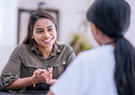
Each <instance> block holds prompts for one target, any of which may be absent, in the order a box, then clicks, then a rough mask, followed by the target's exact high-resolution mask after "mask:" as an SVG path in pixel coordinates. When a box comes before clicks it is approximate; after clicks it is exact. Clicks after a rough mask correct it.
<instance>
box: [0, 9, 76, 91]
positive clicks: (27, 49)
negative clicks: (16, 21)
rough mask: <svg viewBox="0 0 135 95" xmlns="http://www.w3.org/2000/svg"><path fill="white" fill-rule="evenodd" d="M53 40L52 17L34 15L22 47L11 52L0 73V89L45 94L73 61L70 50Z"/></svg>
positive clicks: (55, 26) (39, 13) (55, 33)
mask: <svg viewBox="0 0 135 95" xmlns="http://www.w3.org/2000/svg"><path fill="white" fill-rule="evenodd" d="M56 38H57V24H56V21H55V19H54V17H53V16H52V15H50V14H49V13H47V12H45V11H42V10H40V11H36V12H34V13H33V14H32V15H31V17H30V20H29V23H28V27H27V35H26V37H25V39H24V41H23V43H22V44H21V45H20V46H18V47H16V48H15V49H14V51H13V53H12V54H11V56H10V59H9V61H8V63H7V64H6V66H5V68H4V69H3V71H2V74H1V77H0V80H1V85H2V87H3V89H8V90H26V91H30V90H44V91H48V90H49V87H50V85H52V84H54V83H55V82H56V80H57V79H58V77H59V76H60V75H61V74H62V73H63V72H64V70H65V69H66V67H67V66H68V65H69V64H70V62H71V61H72V60H73V59H74V57H75V54H74V51H73V49H72V48H71V47H70V46H69V45H65V44H59V43H58V42H57V41H56Z"/></svg>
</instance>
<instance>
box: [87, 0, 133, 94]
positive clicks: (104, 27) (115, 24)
mask: <svg viewBox="0 0 135 95" xmlns="http://www.w3.org/2000/svg"><path fill="white" fill-rule="evenodd" d="M87 19H88V21H90V22H91V23H93V24H94V25H95V26H96V27H97V28H98V29H99V30H100V31H101V32H102V33H103V34H105V35H106V36H108V37H110V38H112V39H114V43H115V49H114V54H115V61H116V65H115V72H114V80H115V84H116V87H117V92H118V95H135V83H134V80H135V52H134V48H133V46H132V45H131V44H130V43H129V42H128V40H127V39H126V38H125V37H124V34H125V32H126V31H127V30H128V27H129V24H130V6H129V4H128V3H127V2H126V1H125V0H96V1H95V2H94V3H93V4H92V6H91V7H90V8H89V10H88V12H87Z"/></svg>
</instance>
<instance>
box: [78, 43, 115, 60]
mask: <svg viewBox="0 0 135 95" xmlns="http://www.w3.org/2000/svg"><path fill="white" fill-rule="evenodd" d="M113 50H114V48H113V47H112V46H108V45H106V46H100V47H97V48H94V49H91V50H86V51H83V52H81V53H79V57H81V58H84V60H86V59H89V60H90V59H91V60H92V59H93V60H95V59H98V58H100V59H101V58H102V57H107V56H108V55H111V54H112V53H113Z"/></svg>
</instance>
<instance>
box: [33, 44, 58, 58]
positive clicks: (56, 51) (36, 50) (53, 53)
mask: <svg viewBox="0 0 135 95" xmlns="http://www.w3.org/2000/svg"><path fill="white" fill-rule="evenodd" d="M31 51H32V52H35V53H36V54H37V55H39V56H40V57H43V54H42V53H41V52H39V51H38V49H37V48H36V47H32V48H31ZM60 52H61V49H60V47H59V45H55V44H54V45H53V51H52V53H51V54H50V56H48V57H52V56H55V55H56V54H57V53H60Z"/></svg>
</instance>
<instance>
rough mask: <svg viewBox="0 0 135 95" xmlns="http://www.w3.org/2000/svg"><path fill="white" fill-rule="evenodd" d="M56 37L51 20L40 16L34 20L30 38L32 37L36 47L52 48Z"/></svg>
mask: <svg viewBox="0 0 135 95" xmlns="http://www.w3.org/2000/svg"><path fill="white" fill-rule="evenodd" d="M56 37H57V34H56V27H55V25H54V23H53V22H52V21H51V20H49V19H47V18H40V19H39V20H37V21H36V23H35V25H34V29H33V35H32V38H34V40H35V41H36V43H37V45H38V47H43V48H46V47H49V48H52V46H53V44H54V43H55V40H56Z"/></svg>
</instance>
